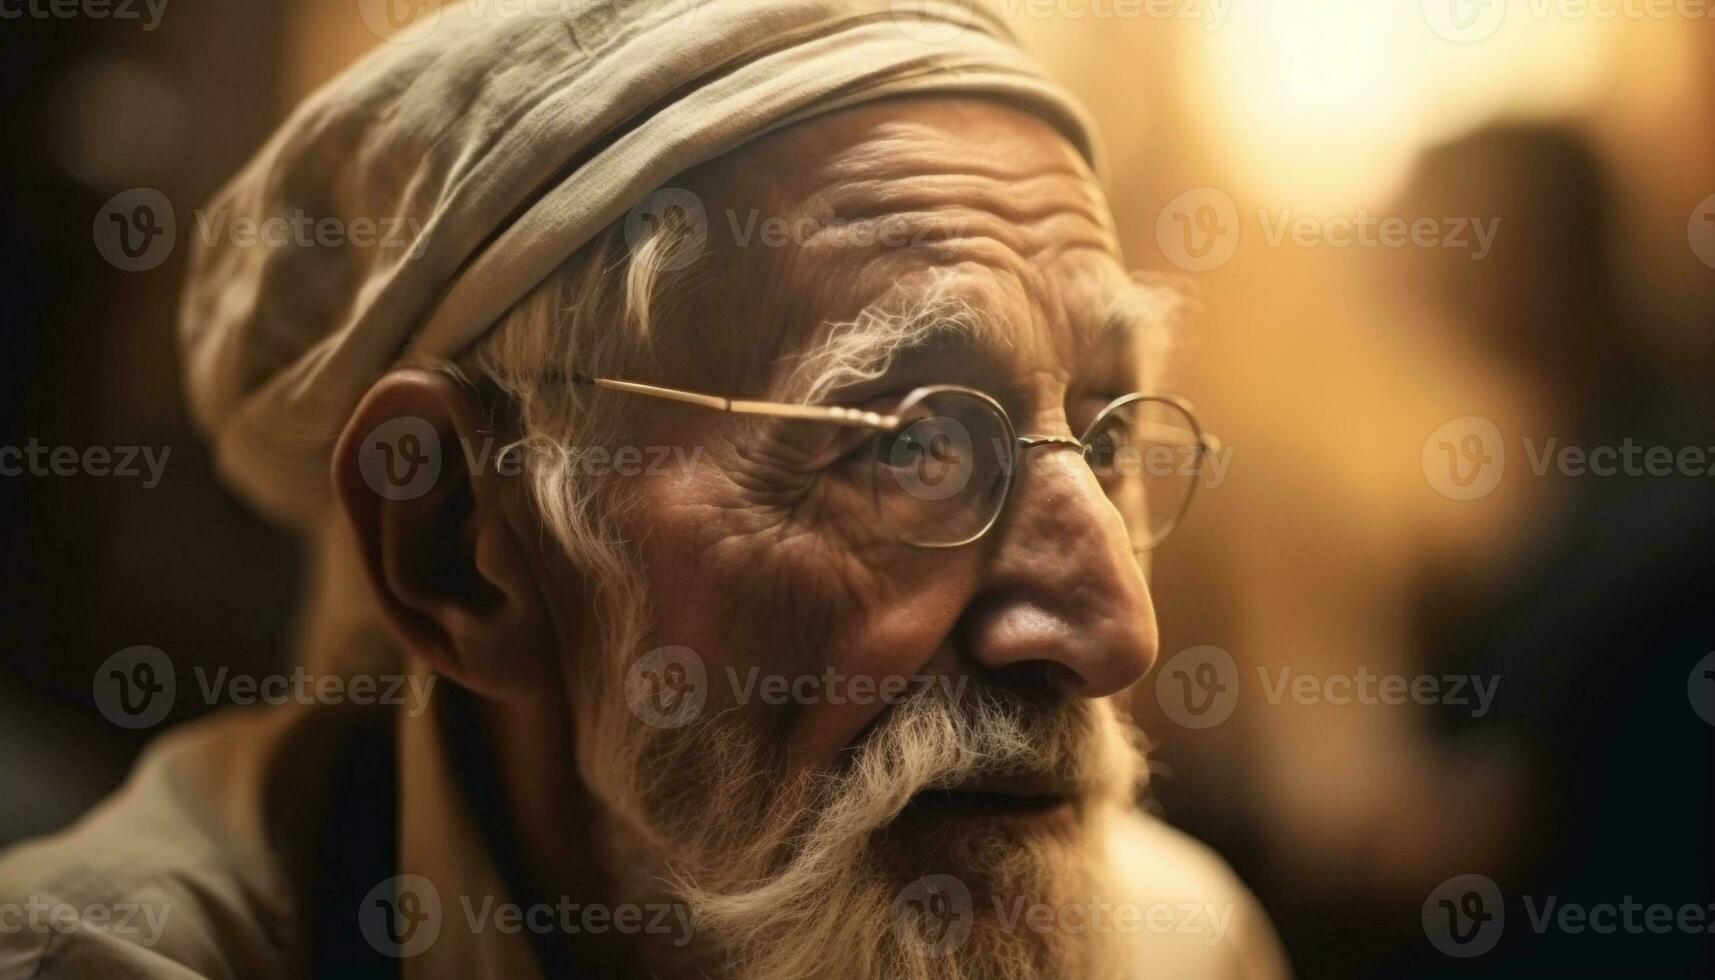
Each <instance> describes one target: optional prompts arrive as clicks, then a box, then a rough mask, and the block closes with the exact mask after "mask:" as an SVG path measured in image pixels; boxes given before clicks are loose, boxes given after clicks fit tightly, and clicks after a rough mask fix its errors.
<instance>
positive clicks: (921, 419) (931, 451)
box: [874, 389, 1013, 548]
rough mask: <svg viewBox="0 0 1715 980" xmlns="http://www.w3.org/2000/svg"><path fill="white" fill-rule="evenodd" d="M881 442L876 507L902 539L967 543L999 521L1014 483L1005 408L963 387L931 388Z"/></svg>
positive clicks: (940, 545)
mask: <svg viewBox="0 0 1715 980" xmlns="http://www.w3.org/2000/svg"><path fill="white" fill-rule="evenodd" d="M899 414H900V416H901V417H902V418H904V419H905V420H906V422H905V424H904V425H903V426H902V427H901V428H900V429H898V430H897V431H895V432H890V433H885V434H883V435H882V436H880V437H879V438H877V439H876V442H875V465H876V477H875V491H874V492H875V507H876V513H877V515H878V517H879V519H880V520H881V522H882V524H883V526H885V527H886V528H887V529H888V530H890V531H891V532H892V533H893V534H895V535H897V536H898V537H899V538H900V539H901V540H903V541H905V542H907V543H909V544H915V545H921V546H924V547H931V548H945V547H951V546H954V545H959V544H964V543H966V542H968V541H972V540H974V539H976V538H978V537H980V536H981V535H982V534H983V532H985V531H987V530H988V529H989V526H990V525H992V524H993V523H994V520H995V517H996V516H997V515H998V514H999V512H1000V507H1001V505H1002V503H1003V502H1004V501H1005V499H1006V491H1007V483H1008V481H1009V480H1010V479H1011V470H1012V467H1011V466H1010V459H1011V453H1012V448H1013V438H1012V428H1011V425H1010V424H1009V423H1008V422H1007V420H1006V415H1005V413H1003V412H1002V411H1001V409H1000V407H999V406H998V405H996V404H994V402H992V401H991V400H989V399H988V398H987V397H986V396H984V395H981V394H978V393H976V392H972V391H967V390H964V389H929V390H927V391H924V392H921V393H919V394H917V395H915V396H913V398H912V399H910V400H908V401H907V402H906V403H905V404H904V405H901V406H900V408H899Z"/></svg>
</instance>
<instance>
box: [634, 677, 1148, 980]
mask: <svg viewBox="0 0 1715 980" xmlns="http://www.w3.org/2000/svg"><path fill="white" fill-rule="evenodd" d="M1020 706H1021V703H1018V704H1015V703H1014V702H1013V701H1012V700H1011V699H1006V698H986V697H984V698H979V699H976V700H975V701H972V700H969V699H967V700H966V701H965V702H959V703H955V702H954V701H953V700H952V699H950V698H948V697H946V696H941V695H936V694H935V693H934V689H933V688H926V689H925V690H924V692H920V694H919V696H917V697H914V698H913V699H911V700H910V701H907V702H905V703H903V704H900V705H898V706H897V707H896V708H894V709H893V713H892V715H891V716H890V717H889V718H887V719H886V720H885V722H884V724H883V725H882V726H880V727H878V729H877V730H876V732H874V733H873V734H872V735H871V737H870V738H868V739H867V740H866V741H865V743H864V744H863V745H862V746H861V747H860V749H859V750H858V753H857V756H856V759H855V760H854V762H853V764H852V765H851V766H850V767H849V768H848V769H845V770H843V771H841V772H839V773H837V774H832V775H830V774H819V775H817V776H813V777H804V778H798V779H788V778H787V777H786V776H785V775H784V774H783V773H782V772H781V771H780V767H778V766H771V765H770V763H769V760H768V759H766V758H763V757H762V755H761V753H759V752H758V751H757V749H756V748H755V747H754V746H753V745H752V744H750V743H749V742H748V741H747V740H746V739H744V738H742V737H740V736H738V735H737V734H735V733H734V732H733V731H731V730H730V729H728V730H724V731H723V730H722V729H720V728H717V727H716V725H714V724H706V725H705V724H701V723H699V724H697V725H693V726H691V727H689V728H687V729H679V730H674V731H670V732H664V731H660V730H655V729H647V728H644V729H641V730H633V731H631V732H630V733H629V735H630V737H631V739H632V741H631V742H630V743H629V744H630V747H631V751H630V752H628V753H626V757H627V760H628V762H627V764H628V765H629V766H631V767H632V769H631V772H630V773H628V774H627V777H628V778H625V779H623V780H621V779H614V780H612V781H611V782H610V784H609V785H620V786H628V787H632V788H635V789H636V791H637V793H638V795H636V796H634V797H632V798H631V799H630V800H628V801H624V805H621V806H617V807H615V808H614V811H613V812H617V813H621V814H623V815H624V816H625V819H623V820H622V821H621V822H620V823H619V825H618V826H617V827H616V828H615V833H616V834H617V835H618V836H620V837H622V838H624V839H626V841H627V843H625V844H623V845H620V846H619V848H618V852H623V854H624V856H623V857H619V858H618V860H620V861H622V862H625V863H622V864H621V865H619V866H621V867H632V868H645V867H647V868H649V869H650V870H649V871H647V872H645V873H642V874H640V875H639V878H640V879H645V880H635V881H632V882H630V883H629V884H630V886H631V890H632V891H633V892H634V893H635V892H637V891H642V890H648V891H653V892H656V893H660V891H661V889H662V887H663V884H664V885H665V894H666V896H668V897H670V898H672V899H676V900H679V901H683V902H685V903H686V904H687V905H689V907H690V909H691V910H692V914H693V915H694V917H695V922H696V930H697V933H696V940H697V941H696V944H695V945H696V946H697V947H698V948H699V951H698V956H699V966H700V967H701V968H702V969H713V970H715V971H717V972H719V973H720V974H721V975H726V976H731V977H734V978H744V980H804V978H811V977H814V978H829V980H883V978H885V980H931V978H935V980H1035V978H1043V980H1047V978H1056V980H1058V978H1067V977H1077V978H1081V980H1109V978H1120V977H1124V976H1126V975H1128V974H1127V961H1128V960H1129V959H1130V957H1129V956H1128V953H1129V951H1130V950H1129V947H1128V946H1127V944H1126V942H1125V940H1124V939H1123V937H1118V936H1115V935H1113V934H1111V933H1110V934H1098V933H1093V932H1087V931H1085V932H1078V933H1076V934H1072V933H1068V932H1065V931H1061V930H1055V929H1033V928H1031V927H1030V926H1029V925H1028V924H1027V923H1026V920H1025V919H1023V918H1020V917H1018V915H1017V912H1018V910H1019V909H1020V908H1021V907H1028V906H1037V905H1041V906H1047V907H1048V908H1049V909H1050V910H1051V911H1054V912H1058V910H1061V909H1065V908H1078V907H1081V908H1085V909H1087V908H1090V907H1091V906H1093V905H1099V904H1100V903H1102V902H1104V901H1108V900H1112V899H1114V898H1116V897H1117V896H1119V895H1120V894H1121V893H1122V888H1121V883H1120V882H1117V881H1114V880H1111V879H1112V878H1113V875H1112V874H1111V872H1110V870H1109V869H1110V868H1111V867H1113V862H1112V861H1111V859H1110V857H1111V856H1110V854H1109V845H1110V842H1111V839H1112V835H1113V833H1114V828H1115V826H1116V824H1117V823H1118V822H1119V821H1120V820H1121V819H1122V818H1123V815H1125V814H1127V813H1129V812H1131V811H1132V808H1133V800H1134V798H1135V793H1136V791H1137V789H1138V787H1139V785H1140V783H1141V780H1142V778H1143V774H1144V767H1143V765H1142V754H1141V752H1140V751H1139V750H1138V748H1137V747H1136V742H1135V740H1134V738H1133V737H1132V732H1131V731H1130V729H1129V726H1127V725H1125V724H1124V723H1122V722H1121V721H1120V719H1119V717H1118V714H1117V712H1116V711H1115V710H1114V708H1113V706H1112V705H1111V704H1109V703H1108V702H1105V701H1104V702H1091V701H1068V702H1063V703H1060V704H1056V705H1054V706H1053V707H1052V708H1051V709H1032V710H1015V709H1016V708H1018V707H1020ZM609 761H610V764H612V762H613V759H612V757H610V760H609ZM1018 771H1028V772H1054V773H1059V774H1061V775H1062V776H1063V777H1065V778H1067V779H1069V781H1070V782H1071V783H1072V785H1074V786H1076V787H1077V788H1078V794H1077V796H1078V799H1079V804H1078V813H1077V818H1076V821H1075V825H1074V826H1073V827H1072V828H1071V830H1070V831H1069V832H1064V833H1053V834H1049V833H1041V834H1030V835H1025V834H1006V833H993V834H987V835H983V836H980V837H974V838H973V837H967V838H966V839H961V840H957V841H951V842H949V843H947V844H946V845H945V846H943V847H941V849H940V850H939V851H937V852H936V853H934V854H933V855H932V856H931V857H930V858H928V859H925V858H924V857H923V856H922V855H921V854H920V853H919V854H916V855H911V856H907V855H906V854H905V853H904V852H905V849H906V845H908V844H909V843H910V842H909V841H906V842H901V841H899V840H896V839H895V838H894V837H890V835H889V833H888V831H889V829H890V827H892V825H893V824H894V823H895V821H896V820H897V819H898V818H899V817H900V815H901V812H902V811H903V810H904V809H905V807H906V804H907V803H908V802H909V801H910V800H911V799H912V798H913V797H914V796H915V795H917V794H918V793H919V792H921V791H923V790H926V789H939V788H950V787H956V786H959V785H961V784H964V783H966V782H968V781H970V780H972V779H974V778H976V777H978V776H982V775H988V774H995V773H1004V772H1018ZM612 774H613V773H612V770H610V775H612ZM618 852H616V853H618ZM644 855H657V856H658V857H655V858H654V859H653V860H647V861H640V860H639V858H641V857H643V856H644ZM931 863H933V864H934V865H935V866H929V865H930V864H931ZM948 869H960V870H958V871H957V873H956V874H952V875H948V874H942V873H940V872H943V871H946V870H948ZM646 879H653V880H652V881H651V880H646Z"/></svg>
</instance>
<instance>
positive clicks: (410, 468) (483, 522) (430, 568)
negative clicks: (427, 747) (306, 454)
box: [333, 369, 555, 698]
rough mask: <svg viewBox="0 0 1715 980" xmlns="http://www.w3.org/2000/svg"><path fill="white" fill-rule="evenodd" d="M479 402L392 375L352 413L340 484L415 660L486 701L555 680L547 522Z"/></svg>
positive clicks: (370, 570) (443, 384)
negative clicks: (544, 564)
mask: <svg viewBox="0 0 1715 980" xmlns="http://www.w3.org/2000/svg"><path fill="white" fill-rule="evenodd" d="M505 442H506V436H505V435H504V434H503V433H498V432H495V431H494V427H493V426H492V425H490V424H489V422H488V419H487V417H486V414H485V413H484V412H483V410H482V405H481V404H480V402H479V400H478V398H477V395H476V393H475V392H473V391H472V390H471V389H470V388H469V387H468V386H466V385H464V384H462V383H460V382H459V381H457V380H456V379H454V378H452V377H449V376H447V375H444V374H440V373H437V372H433V371H421V370H409V369H401V370H396V371H393V372H391V373H389V374H388V375H387V376H386V377H383V378H382V379H381V380H380V381H378V382H376V383H375V385H374V387H372V388H370V389H369V392H368V394H366V395H365V396H364V397H363V401H362V402H361V403H360V404H359V405H358V406H357V409H356V411H354V412H353V413H352V416H351V419H350V420H349V421H348V422H347V423H346V427H345V431H344V433H342V434H341V436H340V440H339V445H338V446H337V448H336V449H335V450H334V457H333V480H334V486H335V488H336V490H337V492H338V495H339V499H340V503H341V505H342V506H343V508H344V510H345V514H346V518H347V520H348V521H349V522H350V525H351V528H352V531H353V532H354V533H355V535H356V539H357V546H358V550H359V552H360V554H361V555H362V556H363V564H364V568H365V570H366V572H367V574H368V576H369V581H370V583H371V585H373V586H374V589H375V594H376V597H377V599H378V600H379V602H380V604H381V608H382V610H383V612H384V613H385V615H386V617H387V619H388V621H389V622H391V623H392V625H393V629H394V632H395V633H397V634H398V636H399V638H400V639H401V640H402V641H403V642H404V644H405V646H406V648H407V649H408V650H409V651H410V652H411V653H412V654H413V655H415V656H418V657H421V658H422V659H423V660H424V661H426V662H427V663H428V664H429V665H430V666H431V667H433V668H434V669H435V670H436V671H437V672H439V673H441V674H443V675H445V676H446V677H447V678H448V679H450V680H452V681H454V682H456V683H458V684H459V685H460V686H463V687H466V688H468V689H470V690H472V691H475V692H477V693H479V694H482V695H486V696H489V697H496V698H507V697H515V696H520V695H525V694H534V693H539V692H541V691H543V690H547V689H550V687H551V686H552V685H553V683H554V677H553V673H554V671H553V664H554V660H555V653H554V649H553V644H552V630H551V628H550V626H549V619H548V616H547V615H546V613H547V610H546V608H545V605H544V600H543V598H542V591H541V589H540V587H539V584H538V582H537V581H536V576H535V575H534V573H533V571H532V569H533V568H535V567H537V563H536V562H533V561H531V560H530V555H528V554H527V553H526V552H525V550H524V548H525V547H526V542H530V541H535V540H538V539H539V537H540V536H539V535H535V534H532V533H520V530H521V529H526V528H528V526H529V525H530V523H531V522H533V521H534V520H535V517H534V511H533V510H532V509H531V508H529V507H528V506H527V504H526V501H525V496H526V495H525V494H524V493H523V492H522V490H523V487H522V481H521V480H520V479H518V476H517V473H518V469H517V468H516V467H514V466H508V465H506V463H507V462H508V461H507V460H505V459H503V458H502V457H500V455H499V449H500V447H501V446H503V445H505Z"/></svg>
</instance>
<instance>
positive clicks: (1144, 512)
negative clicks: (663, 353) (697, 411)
mask: <svg viewBox="0 0 1715 980" xmlns="http://www.w3.org/2000/svg"><path fill="white" fill-rule="evenodd" d="M572 380H573V381H574V382H576V383H579V384H588V385H594V386H597V387H602V388H609V389H612V390H616V391H625V392H630V393H633V394H640V395H646V396H649V397H654V398H665V399H670V400H673V401H679V402H685V403H688V404H693V405H699V406H702V407H705V408H712V409H716V410H718V411H726V412H736V413H740V414H748V415H762V416H769V417H774V418H787V419H800V420H805V421H811V422H821V423H826V424H831V425H840V426H847V427H855V428H864V429H871V430H874V431H875V432H876V433H877V436H876V438H875V439H874V440H873V441H872V442H871V443H870V444H869V450H868V451H869V453H870V457H871V458H870V461H871V462H872V463H873V464H874V465H873V466H872V467H871V472H870V477H869V483H870V486H869V488H868V491H869V496H870V499H871V501H872V502H873V505H874V508H875V516H876V518H877V520H878V522H879V524H880V525H881V526H882V527H884V528H886V529H887V530H888V531H890V532H891V533H892V534H893V535H895V536H897V537H898V538H899V539H900V540H901V541H903V542H905V543H907V544H911V545H915V546H917V547H921V548H956V547H960V546H962V545H967V544H970V543H971V542H973V541H976V540H977V539H979V538H981V537H982V536H983V535H984V534H986V533H988V531H989V529H990V528H992V527H994V525H995V523H996V522H997V521H998V520H999V519H1000V515H1001V513H1002V512H1003V511H1004V510H1005V509H1006V502H1007V500H1008V499H1009V498H1010V496H1011V494H1012V489H1013V487H1014V485H1015V484H1016V483H1017V482H1018V478H1019V475H1020V474H1021V472H1025V471H1027V470H1028V469H1029V465H1030V464H1029V460H1030V459H1031V458H1032V457H1031V455H1030V454H1031V453H1032V452H1033V451H1036V450H1049V449H1054V448H1059V449H1070V450H1075V451H1077V452H1078V453H1079V454H1080V455H1082V457H1083V459H1084V461H1085V462H1086V463H1088V464H1089V466H1090V469H1091V470H1092V471H1093V472H1094V473H1095V476H1096V479H1097V481H1098V482H1099V483H1100V484H1101V486H1102V489H1103V491H1104V492H1105V493H1106V494H1107V496H1108V499H1109V500H1110V501H1111V502H1112V503H1113V505H1114V507H1115V508H1116V509H1117V510H1118V511H1119V512H1120V514H1121V516H1122V517H1124V518H1125V523H1126V528H1127V532H1128V534H1129V535H1130V537H1131V544H1132V548H1133V549H1134V550H1136V551H1140V552H1141V551H1147V550H1149V549H1151V548H1154V547H1155V546H1156V545H1158V544H1160V543H1161V541H1162V540H1163V539H1164V538H1166V537H1167V535H1168V534H1169V533H1171V532H1172V531H1173V529H1174V528H1175V527H1176V526H1178V524H1179V522H1180V521H1181V520H1182V519H1183V518H1184V516H1185V512H1186V511H1187V510H1188V509H1189V508H1190V506H1191V499H1192V497H1193V496H1194V495H1195V494H1196V490H1197V484H1198V483H1200V482H1202V479H1203V471H1204V468H1205V465H1206V464H1207V462H1208V459H1209V457H1210V456H1212V455H1213V454H1214V453H1216V452H1218V451H1219V449H1220V443H1219V441H1218V440H1216V439H1215V437H1213V436H1211V435H1209V434H1207V433H1205V432H1203V430H1202V427H1201V426H1200V425H1199V424H1198V422H1197V417H1196V415H1195V413H1193V412H1192V410H1191V406H1190V405H1188V404H1186V403H1185V402H1184V401H1183V400H1181V399H1178V398H1175V397H1171V396H1167V395H1146V394H1142V393H1139V392H1134V393H1131V394H1127V395H1121V396H1120V397H1118V398H1115V399H1114V400H1112V401H1110V402H1108V404H1107V405H1106V406H1105V407H1104V408H1103V409H1102V410H1101V411H1100V412H1098V413H1097V414H1096V416H1095V418H1094V419H1093V420H1092V421H1091V422H1090V424H1089V425H1088V426H1087V427H1085V429H1084V432H1083V433H1082V434H1081V435H1080V436H1078V437H1076V438H1073V437H1071V436H1055V435H1030V434H1026V435H1019V434H1018V432H1017V430H1016V429H1015V428H1014V426H1013V424H1012V419H1011V418H1010V417H1009V416H1008V415H1007V413H1006V410H1005V409H1004V408H1003V407H1001V405H1000V403H999V402H997V401H995V400H994V399H993V398H992V397H990V396H989V395H987V394H984V393H983V392H981V391H978V390H976V389H974V388H967V387H963V386H961V385H931V386H928V387H923V388H918V389H917V390H915V391H913V392H911V393H910V394H909V395H907V396H906V397H905V399H904V400H903V401H901V402H900V403H899V405H898V407H897V408H895V409H894V410H893V411H891V412H887V413H880V412H872V411H865V410H862V409H855V408H846V407H843V406H837V405H796V404H790V403H784V402H765V401H749V400H744V399H731V398H724V397H721V396H719V395H708V394H702V393H698V392H691V391H682V390H679V389H676V388H662V387H658V386H656V385H646V384H640V383H637V382H634V381H619V380H615V379H612V378H590V377H585V376H582V375H577V376H574V377H573V379H572Z"/></svg>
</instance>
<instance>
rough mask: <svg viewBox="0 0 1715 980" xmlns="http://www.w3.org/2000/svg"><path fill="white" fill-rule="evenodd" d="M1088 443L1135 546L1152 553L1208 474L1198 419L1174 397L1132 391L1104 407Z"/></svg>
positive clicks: (1092, 462) (1087, 437)
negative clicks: (1204, 463)
mask: <svg viewBox="0 0 1715 980" xmlns="http://www.w3.org/2000/svg"><path fill="white" fill-rule="evenodd" d="M1083 442H1084V446H1085V449H1084V455H1085V458H1086V459H1088V460H1089V463H1090V468H1091V469H1092V470H1094V471H1095V473H1096V478H1097V479H1098V480H1100V481H1101V484H1102V488H1103V489H1104V490H1106V491H1107V494H1108V499H1109V500H1112V501H1113V503H1114V506H1115V507H1116V508H1118V509H1119V512H1120V513H1121V515H1123V516H1124V517H1125V521H1126V528H1127V530H1128V531H1129V532H1130V534H1131V539H1132V547H1133V548H1134V549H1136V550H1139V551H1146V550H1148V549H1150V548H1153V547H1155V546H1156V545H1158V544H1160V543H1161V539H1163V538H1165V537H1166V536H1167V535H1168V533H1169V532H1171V531H1172V530H1173V528H1174V526H1175V525H1176V524H1178V522H1179V519H1180V517H1182V516H1183V515H1184V513H1185V510H1186V508H1187V507H1189V506H1190V503H1191V495H1192V493H1194V492H1195V491H1196V489H1197V483H1198V482H1199V480H1200V479H1201V478H1202V469H1203V462H1204V460H1203V453H1204V444H1203V438H1202V433H1201V431H1200V430H1199V429H1198V428H1197V421H1196V419H1194V418H1193V417H1192V416H1191V413H1190V412H1188V411H1187V410H1186V409H1185V408H1184V407H1183V406H1181V405H1180V404H1179V403H1177V402H1175V401H1172V400H1170V399H1165V398H1150V397H1147V396H1143V395H1127V396H1125V397H1123V398H1120V399H1117V400H1115V401H1114V402H1112V403H1111V404H1109V405H1108V407H1107V408H1105V409H1103V410H1102V413H1101V414H1100V415H1098V416H1097V417H1096V420H1095V421H1094V422H1093V423H1091V425H1090V428H1089V429H1088V430H1087V431H1086V432H1085V434H1084V438H1083Z"/></svg>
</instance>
